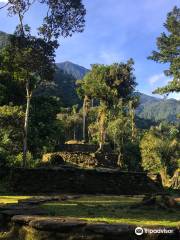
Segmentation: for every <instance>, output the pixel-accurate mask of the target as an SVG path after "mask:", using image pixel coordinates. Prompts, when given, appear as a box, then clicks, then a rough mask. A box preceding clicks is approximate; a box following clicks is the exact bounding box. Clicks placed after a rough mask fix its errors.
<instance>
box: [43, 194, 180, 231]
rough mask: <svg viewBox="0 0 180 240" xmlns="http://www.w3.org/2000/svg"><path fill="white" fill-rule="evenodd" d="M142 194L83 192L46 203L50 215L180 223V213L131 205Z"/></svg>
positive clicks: (133, 221)
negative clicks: (71, 197)
mask: <svg viewBox="0 0 180 240" xmlns="http://www.w3.org/2000/svg"><path fill="white" fill-rule="evenodd" d="M141 200H142V197H139V196H135V197H123V196H88V197H87V196H84V197H81V198H79V199H77V200H69V201H65V202H55V203H48V204H44V205H43V206H42V207H43V208H44V209H46V210H47V212H48V214H49V215H52V216H63V217H77V218H80V219H84V220H88V221H105V222H107V223H128V224H137V225H138V226H145V225H151V226H152V225H159V226H171V227H172V226H180V213H178V212H177V211H167V210H164V211H163V210H159V209H158V210H155V209H150V208H149V209H143V210H141V209H130V206H132V204H135V203H138V202H140V201H141Z"/></svg>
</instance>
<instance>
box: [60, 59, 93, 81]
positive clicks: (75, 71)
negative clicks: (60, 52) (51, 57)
mask: <svg viewBox="0 0 180 240" xmlns="http://www.w3.org/2000/svg"><path fill="white" fill-rule="evenodd" d="M56 65H57V67H58V68H60V69H62V70H63V71H64V72H66V73H68V74H69V75H72V76H73V77H74V78H75V79H82V78H83V77H84V75H85V74H86V73H87V72H89V70H88V69H87V68H84V67H82V66H79V65H77V64H74V63H71V62H68V61H66V62H62V63H57V64H56Z"/></svg>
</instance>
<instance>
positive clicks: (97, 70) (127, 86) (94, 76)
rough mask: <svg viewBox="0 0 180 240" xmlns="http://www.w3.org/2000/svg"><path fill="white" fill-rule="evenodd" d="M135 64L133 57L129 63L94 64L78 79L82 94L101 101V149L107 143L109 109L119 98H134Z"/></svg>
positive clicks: (125, 100)
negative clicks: (106, 130) (81, 78)
mask: <svg viewBox="0 0 180 240" xmlns="http://www.w3.org/2000/svg"><path fill="white" fill-rule="evenodd" d="M133 64H134V63H133V60H132V59H130V60H129V61H128V62H127V63H115V64H113V65H109V66H106V65H101V64H94V65H92V70H91V71H90V72H88V73H87V74H86V75H85V77H84V78H83V80H81V81H78V85H79V90H78V91H79V92H80V93H81V94H82V95H84V96H87V98H88V99H95V100H98V101H99V107H98V110H99V111H98V119H97V120H98V123H99V145H100V150H101V149H102V147H103V144H104V143H105V138H106V132H105V129H106V122H107V117H108V111H109V109H110V108H111V107H112V106H113V105H114V104H117V103H118V101H119V99H122V101H123V102H128V101H129V100H130V99H132V98H134V96H133V93H134V89H135V86H136V82H135V77H134V75H133Z"/></svg>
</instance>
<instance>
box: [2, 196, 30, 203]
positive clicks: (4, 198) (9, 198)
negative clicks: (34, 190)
mask: <svg viewBox="0 0 180 240" xmlns="http://www.w3.org/2000/svg"><path fill="white" fill-rule="evenodd" d="M28 198H30V197H28V196H0V204H6V203H17V202H18V200H23V199H28Z"/></svg>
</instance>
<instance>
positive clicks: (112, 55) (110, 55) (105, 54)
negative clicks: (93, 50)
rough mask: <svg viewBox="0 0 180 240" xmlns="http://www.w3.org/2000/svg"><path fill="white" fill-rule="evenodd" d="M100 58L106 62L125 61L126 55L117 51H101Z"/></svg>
mask: <svg viewBox="0 0 180 240" xmlns="http://www.w3.org/2000/svg"><path fill="white" fill-rule="evenodd" d="M99 59H100V61H101V62H102V63H104V64H112V63H115V62H121V61H123V60H124V57H123V56H120V55H119V54H118V53H117V52H115V51H101V53H100V56H99Z"/></svg>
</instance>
